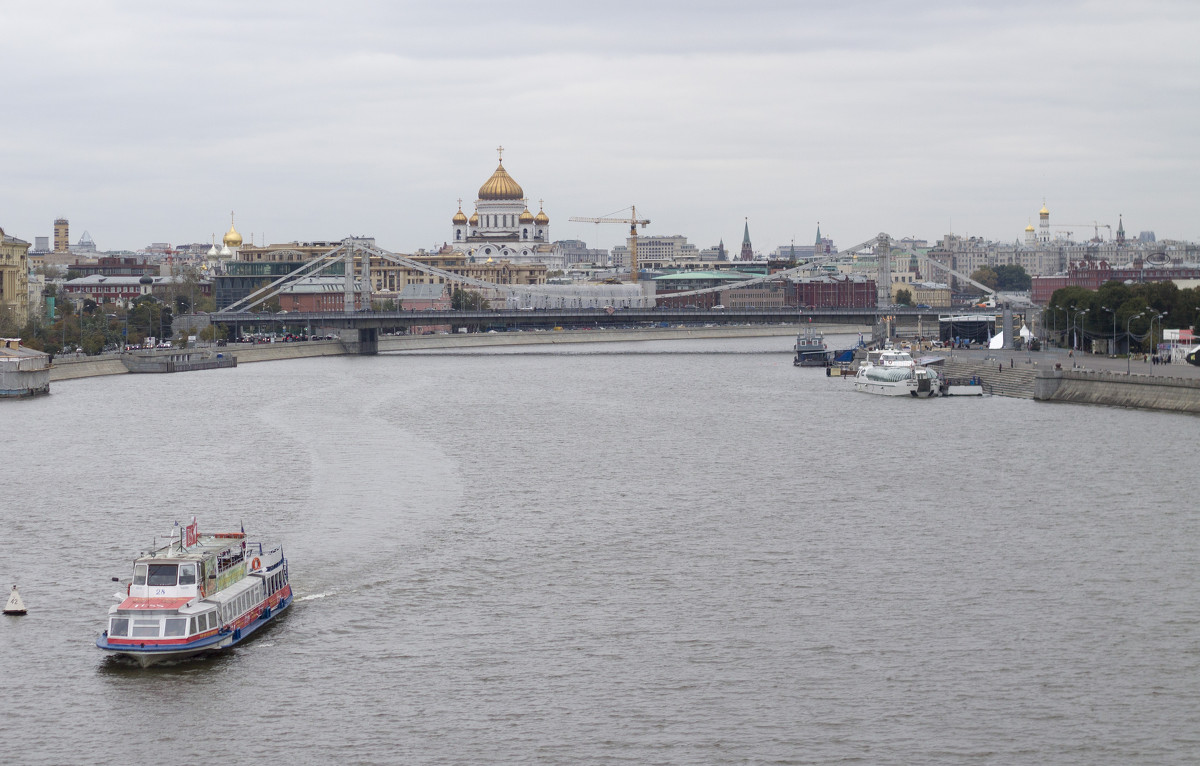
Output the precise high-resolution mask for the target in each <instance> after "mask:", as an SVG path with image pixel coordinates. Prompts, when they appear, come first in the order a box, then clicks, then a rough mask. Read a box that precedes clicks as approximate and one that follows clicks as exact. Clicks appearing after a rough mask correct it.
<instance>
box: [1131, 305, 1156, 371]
mask: <svg viewBox="0 0 1200 766" xmlns="http://www.w3.org/2000/svg"><path fill="white" fill-rule="evenodd" d="M1140 316H1141V314H1134V315H1133V316H1131V317H1129V318H1128V319H1126V320H1125V337H1127V338H1128V337H1130V335H1129V325H1130V324H1131V323H1132V322H1133V320H1135V319H1137V318H1138V317H1140ZM1150 329H1151V335H1152V336H1153V329H1154V320H1153V319H1151V320H1150ZM1131 356H1133V354H1131V353H1129V349H1128V348H1126V349H1125V374H1126V375H1128V374H1129V373H1130V369H1129V358H1130V357H1131Z"/></svg>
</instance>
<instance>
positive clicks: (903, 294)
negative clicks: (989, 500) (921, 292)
mask: <svg viewBox="0 0 1200 766" xmlns="http://www.w3.org/2000/svg"><path fill="white" fill-rule="evenodd" d="M896 303H899V304H900V305H901V306H911V305H912V292H910V291H909V290H904V289H900V290H897V291H896Z"/></svg>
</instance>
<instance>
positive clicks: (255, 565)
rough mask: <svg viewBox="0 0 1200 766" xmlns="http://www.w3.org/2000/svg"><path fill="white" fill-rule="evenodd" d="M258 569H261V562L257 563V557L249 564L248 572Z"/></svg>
mask: <svg viewBox="0 0 1200 766" xmlns="http://www.w3.org/2000/svg"><path fill="white" fill-rule="evenodd" d="M260 567H262V562H261V561H259V560H258V558H257V557H256V558H255V559H254V561H251V562H250V571H254V570H256V569H259V568H260Z"/></svg>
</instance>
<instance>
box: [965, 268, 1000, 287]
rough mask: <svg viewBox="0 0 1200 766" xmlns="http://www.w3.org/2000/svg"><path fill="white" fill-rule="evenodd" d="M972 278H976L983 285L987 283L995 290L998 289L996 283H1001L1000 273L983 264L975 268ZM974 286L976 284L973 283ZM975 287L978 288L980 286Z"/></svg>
mask: <svg viewBox="0 0 1200 766" xmlns="http://www.w3.org/2000/svg"><path fill="white" fill-rule="evenodd" d="M971 279H974V280H975V281H976V282H978V283H980V284H982V285H987V286H988V287H990V288H991V289H993V290H995V289H996V285H998V284H1000V275H999V274H997V273H996V272H995V271H993V270H992V269H990V268H988V267H987V266H981V267H979V268H978V269H975V271H973V272H971ZM972 287H974V285H972ZM975 289H977V290H978V289H979V288H975Z"/></svg>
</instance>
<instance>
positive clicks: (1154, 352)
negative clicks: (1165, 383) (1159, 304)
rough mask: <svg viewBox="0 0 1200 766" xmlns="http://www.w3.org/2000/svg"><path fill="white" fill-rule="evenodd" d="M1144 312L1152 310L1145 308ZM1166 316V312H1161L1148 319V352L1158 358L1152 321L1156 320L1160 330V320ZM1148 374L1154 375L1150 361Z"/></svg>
mask: <svg viewBox="0 0 1200 766" xmlns="http://www.w3.org/2000/svg"><path fill="white" fill-rule="evenodd" d="M1146 310H1147V311H1154V309H1152V308H1150V307H1149V306H1147V307H1146ZM1166 315H1167V312H1165V311H1163V312H1161V313H1155V314H1154V316H1152V317H1150V352H1151V353H1152V354H1153V355H1154V356H1155V357H1157V356H1158V348H1157V347H1156V346H1155V345H1154V320H1155V319H1157V320H1158V329H1160V330H1161V329H1162V318H1163V317H1165V316H1166ZM1150 374H1151V375H1153V374H1154V362H1153V361H1151V363H1150Z"/></svg>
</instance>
